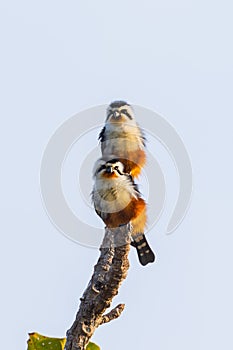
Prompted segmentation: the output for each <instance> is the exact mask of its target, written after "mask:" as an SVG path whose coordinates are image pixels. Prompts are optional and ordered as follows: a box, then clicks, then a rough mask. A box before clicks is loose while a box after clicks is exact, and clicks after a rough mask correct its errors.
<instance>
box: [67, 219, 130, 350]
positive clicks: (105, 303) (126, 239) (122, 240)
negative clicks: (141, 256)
mask: <svg viewBox="0 0 233 350" xmlns="http://www.w3.org/2000/svg"><path fill="white" fill-rule="evenodd" d="M129 249H130V226H129V225H125V226H122V227H119V228H116V229H109V228H106V230H105V236H104V239H103V243H102V245H101V247H100V252H101V253H100V257H99V260H98V262H97V264H96V265H95V266H94V273H93V275H92V277H91V280H90V282H89V284H88V286H87V288H86V290H85V292H84V294H83V296H82V297H81V298H80V301H81V303H80V306H79V310H78V312H77V315H76V319H75V321H74V323H73V325H72V327H71V328H70V329H69V330H68V331H67V341H66V346H65V350H84V349H85V348H86V346H87V344H88V342H89V340H90V338H91V336H92V335H93V333H94V331H95V329H96V328H97V327H98V326H100V325H101V324H104V323H107V322H110V321H112V320H114V319H116V318H118V317H119V316H120V314H121V312H122V311H123V309H124V304H120V305H118V306H116V307H115V308H114V309H113V310H111V311H110V312H108V313H107V314H105V315H104V312H105V311H106V309H107V308H109V307H110V305H111V302H112V299H113V297H114V296H115V295H117V293H118V289H119V287H120V285H121V283H122V281H123V280H124V279H125V278H126V275H127V271H128V269H129V262H128V253H129Z"/></svg>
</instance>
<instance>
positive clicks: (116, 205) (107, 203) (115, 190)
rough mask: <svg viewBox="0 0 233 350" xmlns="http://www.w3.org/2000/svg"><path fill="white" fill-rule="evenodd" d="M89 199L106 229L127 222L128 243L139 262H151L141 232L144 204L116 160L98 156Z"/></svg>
mask: <svg viewBox="0 0 233 350" xmlns="http://www.w3.org/2000/svg"><path fill="white" fill-rule="evenodd" d="M93 175H94V180H95V183H94V187H93V191H92V200H93V203H94V207H95V211H96V213H97V214H98V215H99V216H100V217H101V219H102V220H103V221H104V223H105V225H106V226H107V227H109V228H116V227H119V226H121V225H126V224H128V223H130V224H131V227H132V231H131V237H132V240H133V241H132V245H133V246H134V247H136V249H137V253H138V257H139V261H140V263H141V264H142V265H147V264H148V263H151V262H154V261H155V255H154V253H153V251H152V250H151V248H150V246H149V244H148V242H147V240H146V237H145V235H144V232H145V227H146V221H147V215H146V203H145V201H144V200H143V198H141V194H140V192H139V190H138V188H137V186H136V185H135V183H134V182H133V180H132V177H131V176H130V175H129V174H127V173H124V165H123V164H122V163H121V162H120V161H119V160H118V159H110V160H106V159H104V158H101V159H100V160H98V161H97V162H96V164H95V167H94V174H93Z"/></svg>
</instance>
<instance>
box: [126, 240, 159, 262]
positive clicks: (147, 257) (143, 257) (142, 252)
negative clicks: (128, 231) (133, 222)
mask: <svg viewBox="0 0 233 350" xmlns="http://www.w3.org/2000/svg"><path fill="white" fill-rule="evenodd" d="M131 244H132V246H134V247H135V248H136V249H137V253H138V258H139V261H140V263H141V264H142V265H143V266H145V265H147V264H148V263H152V262H154V261H155V255H154V253H153V251H152V250H151V248H150V246H149V244H148V242H147V240H146V237H145V235H144V234H138V235H137V236H136V237H133V242H132V243H131Z"/></svg>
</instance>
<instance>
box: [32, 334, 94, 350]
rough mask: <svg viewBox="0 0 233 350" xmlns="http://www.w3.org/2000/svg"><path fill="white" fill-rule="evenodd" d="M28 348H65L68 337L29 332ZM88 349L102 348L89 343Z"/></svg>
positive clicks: (43, 349) (59, 349) (55, 349)
mask: <svg viewBox="0 0 233 350" xmlns="http://www.w3.org/2000/svg"><path fill="white" fill-rule="evenodd" d="M27 343H28V348H27V350H64V347H65V343H66V338H49V337H45V336H44V335H41V334H39V333H35V332H34V333H29V339H28V342H27ZM86 350H100V347H99V346H98V345H96V344H94V343H91V342H90V343H89V344H88V345H87V348H86Z"/></svg>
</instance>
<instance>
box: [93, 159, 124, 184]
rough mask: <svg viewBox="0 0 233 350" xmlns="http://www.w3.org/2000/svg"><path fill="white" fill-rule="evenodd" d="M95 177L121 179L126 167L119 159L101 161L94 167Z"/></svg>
mask: <svg viewBox="0 0 233 350" xmlns="http://www.w3.org/2000/svg"><path fill="white" fill-rule="evenodd" d="M93 173H94V177H96V178H99V179H101V178H119V177H121V176H122V175H125V174H124V165H123V164H122V163H121V162H120V161H119V160H118V159H116V158H115V159H110V160H107V161H106V160H104V159H99V160H98V161H97V162H96V164H95V167H94V171H93Z"/></svg>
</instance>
